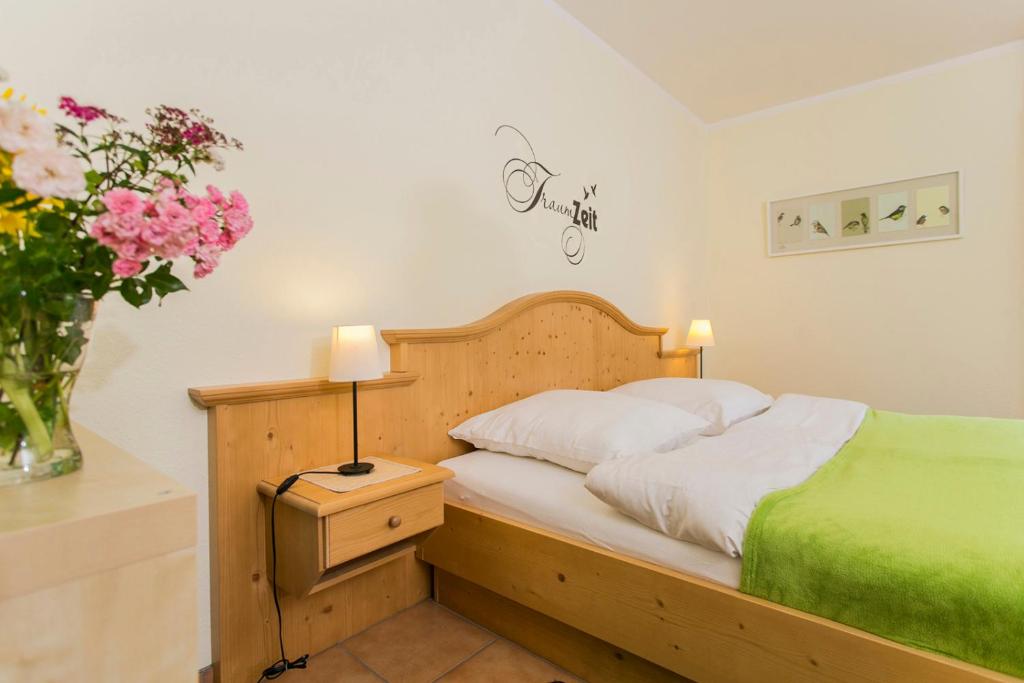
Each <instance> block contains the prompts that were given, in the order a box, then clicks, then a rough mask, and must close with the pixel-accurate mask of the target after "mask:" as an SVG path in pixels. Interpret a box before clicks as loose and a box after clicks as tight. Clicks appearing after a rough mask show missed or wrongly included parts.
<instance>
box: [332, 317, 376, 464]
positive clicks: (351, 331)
mask: <svg viewBox="0 0 1024 683" xmlns="http://www.w3.org/2000/svg"><path fill="white" fill-rule="evenodd" d="M383 376H384V373H383V372H382V371H381V368H380V355H379V354H378V353H377V331H376V330H375V329H373V325H341V326H338V327H335V328H334V329H333V330H332V332H331V371H330V374H329V375H328V377H327V379H328V381H331V382H352V462H348V463H345V464H344V465H340V466H339V467H338V471H339V472H341V473H342V474H344V475H346V476H354V475H358V474H369V473H370V472H371V471H372V470H373V463H372V462H359V401H358V396H357V394H356V392H357V390H358V388H359V382H362V381H364V380H368V379H378V378H380V377H383Z"/></svg>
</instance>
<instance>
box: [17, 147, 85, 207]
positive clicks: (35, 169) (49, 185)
mask: <svg viewBox="0 0 1024 683" xmlns="http://www.w3.org/2000/svg"><path fill="white" fill-rule="evenodd" d="M11 171H12V174H11V175H12V178H13V179H14V183H15V184H16V185H17V186H18V187H20V188H21V189H23V190H25V191H27V192H31V193H32V194H36V195H39V196H40V197H74V196H75V195H76V194H78V193H79V192H81V191H82V190H84V189H85V174H84V173H83V172H82V167H81V165H80V164H79V163H78V160H77V159H75V158H74V157H73V156H71V155H69V154H66V153H65V152H63V151H61V150H59V149H30V150H28V151H27V152H22V153H21V154H19V155H17V156H16V157H14V163H13V164H12V165H11Z"/></svg>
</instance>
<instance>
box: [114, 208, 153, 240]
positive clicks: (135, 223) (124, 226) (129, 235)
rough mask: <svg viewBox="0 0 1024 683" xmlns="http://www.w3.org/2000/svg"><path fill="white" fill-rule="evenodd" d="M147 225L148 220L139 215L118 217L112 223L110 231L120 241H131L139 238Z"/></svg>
mask: <svg viewBox="0 0 1024 683" xmlns="http://www.w3.org/2000/svg"><path fill="white" fill-rule="evenodd" d="M115 215H116V214H115ZM145 225H146V219H145V218H143V217H142V216H139V215H128V216H117V218H116V219H115V220H113V221H111V223H110V231H111V232H112V233H113V234H114V236H116V237H118V238H120V239H123V240H130V239H135V238H136V237H138V236H139V233H140V232H142V228H143V227H144V226H145Z"/></svg>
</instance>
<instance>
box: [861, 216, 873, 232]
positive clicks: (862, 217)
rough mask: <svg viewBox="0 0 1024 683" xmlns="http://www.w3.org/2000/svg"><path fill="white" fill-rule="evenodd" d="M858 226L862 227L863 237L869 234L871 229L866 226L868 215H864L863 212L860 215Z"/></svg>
mask: <svg viewBox="0 0 1024 683" xmlns="http://www.w3.org/2000/svg"><path fill="white" fill-rule="evenodd" d="M860 224H861V225H863V226H864V234H865V235H866V234H868V233H869V232H871V227H870V225H869V224H868V215H867V214H866V213H864V212H863V211H862V212H861V214H860Z"/></svg>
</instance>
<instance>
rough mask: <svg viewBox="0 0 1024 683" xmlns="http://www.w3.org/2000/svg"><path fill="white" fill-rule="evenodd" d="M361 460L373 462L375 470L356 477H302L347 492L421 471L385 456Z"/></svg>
mask: <svg viewBox="0 0 1024 683" xmlns="http://www.w3.org/2000/svg"><path fill="white" fill-rule="evenodd" d="M359 462H372V463H373V471H372V472H370V473H369V474H361V475H358V476H354V477H343V476H340V475H337V474H303V475H302V476H301V477H300V479H302V480H303V481H308V482H309V483H310V484H316V485H317V486H320V487H322V488H325V489H327V490H329V491H334V492H336V493H345V492H347V491H355V490H356V489H361V488H363V487H364V486H370V485H371V484H379V483H381V482H382V481H388V480H390V479H398V478H399V477H404V476H406V475H409V474H416V473H417V472H419V471H420V468H419V467H411V466H409V465H399V464H398V463H397V462H391V461H390V460H384V459H383V458H375V457H372V456H371V457H368V458H360V460H359ZM343 464H345V463H337V464H335V465H327V466H325V467H318V468H317V469H318V470H325V471H327V470H336V469H338V465H343Z"/></svg>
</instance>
